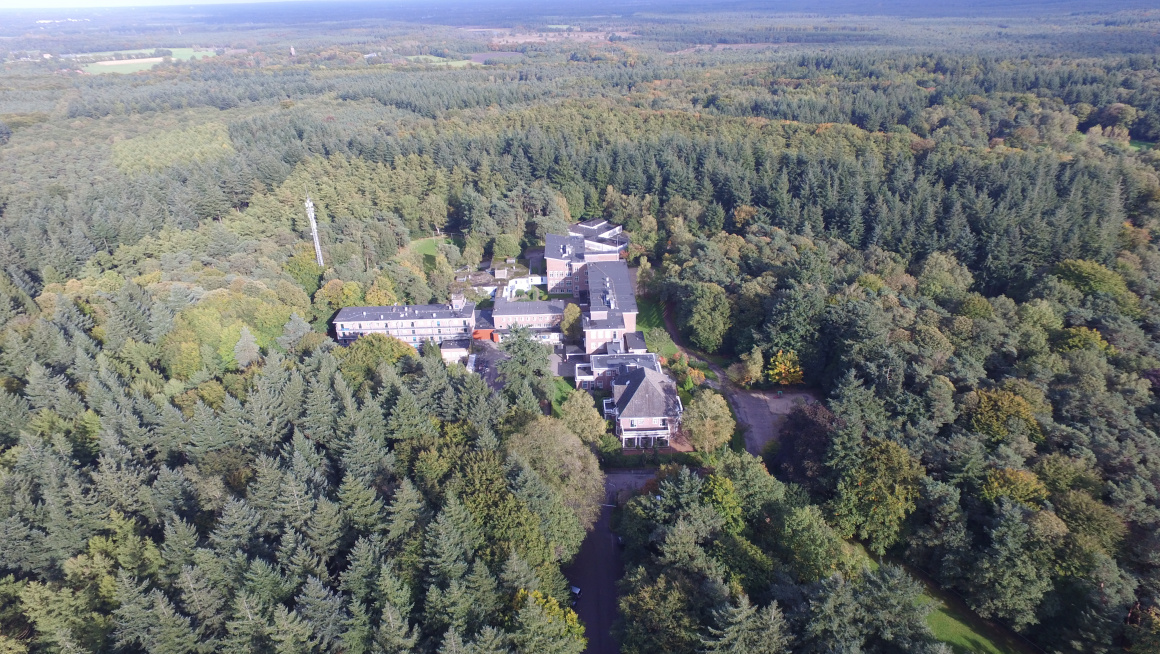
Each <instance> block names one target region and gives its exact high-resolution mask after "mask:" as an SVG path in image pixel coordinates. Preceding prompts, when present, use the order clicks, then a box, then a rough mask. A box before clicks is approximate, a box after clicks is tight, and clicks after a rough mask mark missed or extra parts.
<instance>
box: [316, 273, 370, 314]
mask: <svg viewBox="0 0 1160 654" xmlns="http://www.w3.org/2000/svg"><path fill="white" fill-rule="evenodd" d="M365 301H366V298H365V297H364V296H363V288H362V284H359V283H358V282H344V281H342V280H341V279H332V280H330V281H328V282H326V284H324V285H323V286H322V288H320V289H318V292H317V293H315V294H314V306H313V307H312V311H313V312H314V317H315V318H316V319H318V320H329V319H330V317H331V316H332V315H333V314H334V312H335V311H338V310H339V309H342V308H344V307H356V306H360V305H362V304H363V303H364V302H365Z"/></svg>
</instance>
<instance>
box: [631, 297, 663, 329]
mask: <svg viewBox="0 0 1160 654" xmlns="http://www.w3.org/2000/svg"><path fill="white" fill-rule="evenodd" d="M636 306H637V309H639V310H640V312H639V313H637V314H636V328H637V329H639V330H641V331H648V330H649V329H652V328H653V327H659V328H661V329H664V328H665V307H664V305H662V304H661V303H660V302H657V301H656V300H652V299H649V298H645V297H638V298H636Z"/></svg>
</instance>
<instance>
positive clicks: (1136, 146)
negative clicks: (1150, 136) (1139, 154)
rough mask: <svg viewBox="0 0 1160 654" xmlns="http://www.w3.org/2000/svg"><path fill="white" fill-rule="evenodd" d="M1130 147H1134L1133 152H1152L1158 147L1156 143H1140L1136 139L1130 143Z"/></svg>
mask: <svg viewBox="0 0 1160 654" xmlns="http://www.w3.org/2000/svg"><path fill="white" fill-rule="evenodd" d="M1128 145H1130V146H1132V149H1133V150H1151V149H1152V148H1154V147H1156V144H1155V143H1150V142H1148V141H1138V140H1136V139H1132V140H1131V141H1129V142H1128Z"/></svg>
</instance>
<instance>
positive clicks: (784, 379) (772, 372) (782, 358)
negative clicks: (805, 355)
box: [768, 350, 804, 386]
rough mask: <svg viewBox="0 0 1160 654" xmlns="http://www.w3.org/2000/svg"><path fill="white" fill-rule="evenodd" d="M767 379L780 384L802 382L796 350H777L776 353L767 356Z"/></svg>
mask: <svg viewBox="0 0 1160 654" xmlns="http://www.w3.org/2000/svg"><path fill="white" fill-rule="evenodd" d="M768 374H769V381H771V382H773V383H774V384H779V385H781V386H791V385H793V384H800V383H802V378H803V376H804V372H803V371H802V367H801V364H800V363H799V362H798V355H797V352H793V351H787V350H778V351H777V354H775V355H773V356H772V357H770V358H769V366H768Z"/></svg>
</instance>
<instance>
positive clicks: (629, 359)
mask: <svg viewBox="0 0 1160 654" xmlns="http://www.w3.org/2000/svg"><path fill="white" fill-rule="evenodd" d="M591 361H592V368H593V370H595V369H596V368H600V369H603V370H608V369H611V368H618V367H620V366H627V367H628V368H650V369H652V370H656V371H657V372H660V369H661V365H660V362H658V361H657V355H655V354H652V353H649V354H593V355H592V358H591Z"/></svg>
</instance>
